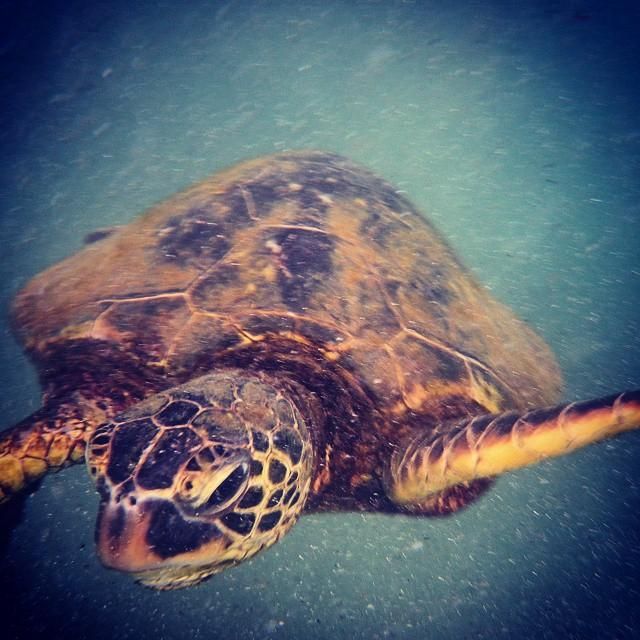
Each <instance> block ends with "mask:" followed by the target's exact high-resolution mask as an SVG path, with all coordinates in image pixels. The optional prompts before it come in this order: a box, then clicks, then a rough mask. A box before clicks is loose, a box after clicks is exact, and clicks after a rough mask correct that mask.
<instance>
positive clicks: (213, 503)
mask: <svg viewBox="0 0 640 640" xmlns="http://www.w3.org/2000/svg"><path fill="white" fill-rule="evenodd" d="M248 482H249V463H248V462H247V461H246V460H242V461H240V462H238V461H236V462H235V463H232V464H225V465H224V466H223V467H221V468H218V469H216V470H215V471H214V470H211V471H199V472H197V473H190V474H188V475H187V476H186V477H185V478H184V480H183V481H182V483H181V485H180V487H179V489H178V493H177V495H176V498H177V501H178V502H179V503H180V506H181V507H182V510H183V511H184V512H185V513H186V514H188V515H191V516H211V515H214V514H218V513H221V512H223V511H227V510H228V509H229V508H230V507H233V506H234V505H235V504H236V503H237V502H238V501H239V500H240V498H242V496H243V495H244V493H245V491H246V489H247V485H248Z"/></svg>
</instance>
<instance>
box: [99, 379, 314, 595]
mask: <svg viewBox="0 0 640 640" xmlns="http://www.w3.org/2000/svg"><path fill="white" fill-rule="evenodd" d="M312 457H313V454H312V449H311V441H310V438H309V433H308V431H307V426H306V424H305V421H304V418H303V417H302V415H301V414H300V412H299V410H298V408H297V407H296V404H295V403H294V401H293V400H292V398H291V397H290V396H289V395H288V394H287V393H286V392H283V391H282V390H279V389H277V388H276V387H275V386H273V385H272V384H271V383H269V382H266V381H265V380H264V379H263V378H262V377H260V376H258V375H256V376H252V375H250V374H246V373H241V372H237V371H230V372H221V373H214V374H210V375H207V376H204V377H202V378H198V379H195V380H193V381H191V382H189V383H187V384H185V385H182V386H179V387H175V388H173V389H170V390H168V391H166V392H163V393H161V394H159V395H156V396H153V397H151V398H149V399H147V400H145V401H143V402H141V403H140V404H138V405H135V406H134V407H132V408H131V409H129V410H128V411H126V412H125V413H122V414H120V415H119V416H117V418H115V419H114V420H113V421H111V422H109V423H106V424H103V425H101V426H100V427H99V428H98V429H97V430H96V431H95V433H94V434H93V436H92V437H91V439H90V441H89V446H88V447H87V465H88V467H89V473H90V474H91V476H92V477H93V479H94V481H95V482H96V487H97V490H98V492H99V493H100V496H101V502H100V510H99V515H98V522H97V525H96V543H97V547H98V554H99V556H100V559H101V560H102V562H103V563H104V564H105V565H106V566H108V567H111V568H114V569H118V570H121V571H125V572H127V573H131V574H133V576H134V577H135V578H136V580H137V581H139V582H141V583H143V584H145V585H147V586H150V587H155V588H158V589H175V588H179V587H185V586H189V585H192V584H195V583H197V582H200V581H201V580H203V579H205V578H207V577H208V576H210V575H213V574H214V573H217V572H219V571H221V570H222V569H224V568H226V567H229V566H232V565H235V564H238V563H239V562H242V561H243V560H245V559H247V558H250V557H251V556H253V555H254V554H256V553H257V552H258V551H260V550H262V549H264V548H266V547H268V546H270V545H271V544H273V543H274V542H276V541H277V540H279V539H280V538H281V537H282V536H283V535H284V534H285V533H286V532H287V531H288V530H289V529H290V528H291V526H292V525H293V524H294V523H295V521H296V519H297V517H298V515H299V514H300V511H301V510H302V508H303V506H304V503H305V500H306V497H307V494H308V492H309V487H310V484H311V469H312Z"/></svg>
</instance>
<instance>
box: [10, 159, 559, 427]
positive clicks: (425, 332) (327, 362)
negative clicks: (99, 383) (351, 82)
mask: <svg viewBox="0 0 640 640" xmlns="http://www.w3.org/2000/svg"><path fill="white" fill-rule="evenodd" d="M92 240H94V239H92ZM14 318H15V324H16V326H17V327H18V329H19V332H20V334H21V336H22V338H23V340H24V342H25V344H26V346H27V347H28V348H29V349H30V351H31V352H32V354H33V355H34V356H35V357H36V360H37V358H38V354H42V353H44V352H45V351H47V350H48V349H51V348H52V347H56V346H57V347H60V345H64V344H65V343H66V342H67V341H75V340H83V339H87V338H89V339H94V340H98V341H101V342H100V344H104V343H105V342H106V343H111V344H114V345H116V346H118V348H120V349H121V350H122V351H123V352H125V351H126V352H130V353H135V354H136V355H137V357H138V358H139V361H141V362H142V363H144V364H146V365H150V366H151V367H153V368H154V369H155V370H157V371H159V372H161V373H162V375H164V376H168V377H173V378H175V379H176V380H179V381H182V380H186V379H188V378H189V377H192V376H193V375H195V374H196V373H200V372H202V371H205V370H206V369H207V368H212V367H215V366H219V365H220V364H222V365H225V366H226V365H228V366H263V367H267V368H270V369H275V368H277V367H278V366H280V365H282V366H285V365H283V363H286V366H287V367H288V369H289V370H291V371H293V370H295V366H294V365H295V364H296V363H299V364H300V365H301V366H300V367H299V368H298V369H297V375H298V376H299V377H300V376H301V377H302V378H304V376H305V375H307V376H312V375H315V374H314V372H317V371H319V370H322V369H323V367H325V366H326V367H328V368H330V367H334V368H335V367H339V368H340V369H341V371H343V372H344V375H345V377H344V379H345V380H348V381H351V383H352V384H354V385H357V386H358V387H359V389H360V390H361V392H362V393H364V394H366V395H367V396H368V397H369V398H371V399H373V400H374V401H375V404H376V406H377V407H378V409H379V410H380V411H381V412H382V414H384V415H386V416H387V418H386V421H387V422H390V421H393V420H395V419H399V418H400V416H403V415H410V414H411V415H412V414H414V413H422V414H424V413H425V412H428V413H429V415H431V416H433V417H435V418H438V416H445V417H446V416H447V415H450V414H451V415H453V414H455V413H456V412H459V410H460V406H461V405H465V406H466V405H468V404H469V403H472V404H473V403H475V404H476V405H479V406H480V407H483V408H484V409H486V410H488V411H496V410H498V409H504V408H524V407H528V406H533V405H538V404H545V403H549V402H553V401H555V400H556V399H557V394H558V388H559V385H560V376H559V373H558V369H557V367H556V364H555V362H554V359H553V357H552V355H551V353H550V352H549V350H548V348H547V347H546V346H545V345H544V343H543V342H542V341H541V340H540V339H539V338H538V337H537V336H536V335H535V334H534V333H533V332H532V331H531V330H530V329H528V328H527V327H526V326H525V325H524V324H523V323H522V322H520V321H519V320H518V319H516V318H515V317H514V315H513V314H512V313H511V312H510V311H509V310H508V309H507V308H505V307H504V306H503V305H501V304H500V303H498V302H497V301H495V300H494V299H493V298H492V297H491V296H489V295H488V293H487V292H486V290H485V289H483V288H482V287H481V286H479V285H478V284H477V283H476V282H475V280H474V279H473V278H472V277H471V276H470V275H469V274H468V272H467V271H465V270H464V268H463V267H462V266H461V265H460V263H459V262H458V260H457V259H456V258H455V256H454V255H453V253H452V251H451V250H450V248H449V247H448V246H447V245H446V244H445V243H444V242H443V240H442V239H441V238H440V237H439V235H438V234H437V233H436V231H435V230H434V229H433V228H432V226H431V225H430V224H429V223H428V222H427V221H426V220H425V218H424V217H423V216H422V215H421V214H420V213H419V212H418V211H416V209H415V208H414V207H413V205H412V204H411V203H410V202H409V201H407V200H406V199H405V198H404V197H402V196H401V195H399V194H398V192H397V191H395V190H394V189H393V187H391V186H390V185H389V184H388V183H386V182H384V181H383V180H381V179H379V178H377V177H375V176H374V175H373V174H371V173H370V172H368V171H366V170H364V169H362V168H360V167H358V166H356V165H354V164H352V163H351V162H349V161H347V160H346V159H344V158H342V157H339V156H336V155H332V154H327V153H320V152H299V153H284V154H280V155H275V156H270V157H267V158H262V159H258V160H255V161H250V162H245V163H243V164H240V165H238V166H236V167H234V168H232V169H229V170H227V171H223V172H221V173H219V174H217V175H215V176H213V177H212V178H210V179H207V180H205V181H203V182H201V183H199V184H197V185H195V186H193V187H191V188H190V189H187V190H186V191H184V192H182V193H180V194H178V195H176V196H174V197H172V198H170V199H169V200H166V201H165V202H162V203H160V204H159V205H157V206H155V207H153V208H152V209H150V210H149V211H148V212H147V213H146V214H145V215H143V216H142V217H140V218H138V219H136V220H135V221H133V222H132V223H131V224H129V225H128V226H125V227H122V228H119V229H115V230H109V232H105V233H102V234H100V235H99V236H97V237H96V238H95V241H94V242H91V243H90V244H89V245H88V246H86V247H85V248H84V250H82V251H81V252H80V253H78V254H76V255H75V256H73V257H71V258H69V259H67V260H65V261H63V262H61V263H60V264H58V265H56V266H54V267H52V268H51V269H49V270H48V271H45V272H44V273H42V274H41V275H39V276H37V277H36V278H35V279H34V280H33V281H32V282H31V283H30V284H29V285H28V286H27V287H26V288H25V289H24V290H23V291H22V292H21V294H20V295H19V296H18V298H17V300H16V303H15V306H14ZM323 363H324V364H323Z"/></svg>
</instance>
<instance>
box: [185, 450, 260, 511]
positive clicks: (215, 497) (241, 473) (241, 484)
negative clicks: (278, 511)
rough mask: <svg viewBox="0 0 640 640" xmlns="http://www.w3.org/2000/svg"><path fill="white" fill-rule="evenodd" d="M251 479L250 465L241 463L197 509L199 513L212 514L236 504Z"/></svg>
mask: <svg viewBox="0 0 640 640" xmlns="http://www.w3.org/2000/svg"><path fill="white" fill-rule="evenodd" d="M248 479H249V465H248V464H247V463H246V462H242V463H240V464H239V465H238V466H237V467H236V468H235V469H234V470H233V471H232V472H231V473H230V474H229V475H228V476H227V478H226V480H224V481H223V482H222V483H221V484H220V485H219V486H218V488H217V489H216V490H215V491H214V492H213V493H212V494H211V496H210V497H209V499H208V500H207V501H206V502H205V503H204V504H203V505H202V506H200V507H198V509H197V515H200V514H202V515H211V514H213V513H218V512H220V511H222V510H226V509H227V507H229V506H232V505H234V504H235V503H236V502H237V501H238V500H239V499H240V498H241V497H242V495H243V494H244V492H245V490H246V488H247V481H248Z"/></svg>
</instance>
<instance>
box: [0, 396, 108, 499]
mask: <svg viewBox="0 0 640 640" xmlns="http://www.w3.org/2000/svg"><path fill="white" fill-rule="evenodd" d="M104 417H105V416H104V412H103V411H101V410H100V409H98V408H92V410H90V411H89V412H88V413H87V411H85V412H81V411H80V409H79V407H78V405H74V404H55V403H52V404H49V405H45V406H43V407H42V408H41V409H39V410H38V411H36V412H35V413H33V414H32V415H31V416H29V417H28V418H25V419H24V420H22V421H21V422H19V423H18V424H17V425H15V426H14V427H11V428H9V429H7V430H5V431H2V432H0V504H1V503H3V502H6V501H7V500H9V499H10V498H11V497H13V496H14V495H16V494H18V493H20V492H22V491H24V490H25V489H27V488H28V487H29V486H30V485H32V484H33V483H35V482H36V481H38V480H39V479H40V478H42V477H43V476H44V475H45V474H47V473H49V472H50V471H58V470H59V469H62V468H63V467H66V466H69V465H71V464H74V463H76V462H82V460H83V457H84V450H85V444H86V440H87V438H88V431H89V430H90V426H91V428H94V427H95V425H96V424H97V423H98V422H101V421H102V419H104Z"/></svg>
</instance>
